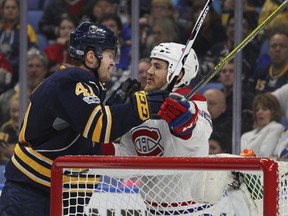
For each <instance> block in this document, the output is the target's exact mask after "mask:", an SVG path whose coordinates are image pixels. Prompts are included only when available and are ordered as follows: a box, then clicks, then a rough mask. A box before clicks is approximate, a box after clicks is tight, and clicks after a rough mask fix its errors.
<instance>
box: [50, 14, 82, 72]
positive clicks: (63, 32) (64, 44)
mask: <svg viewBox="0 0 288 216" xmlns="http://www.w3.org/2000/svg"><path fill="white" fill-rule="evenodd" d="M77 25H78V20H77V19H75V18H74V17H72V16H70V15H68V14H62V16H61V20H60V22H59V26H58V28H57V29H58V30H57V35H58V38H57V40H56V41H55V43H53V44H50V45H48V46H47V47H46V48H45V49H44V52H45V54H46V56H47V58H48V60H49V64H48V71H49V74H51V73H54V72H55V71H56V70H58V69H59V66H60V65H61V64H64V65H66V64H69V63H70V62H69V38H70V32H71V31H72V30H73V29H74V28H75V27H76V26H77Z"/></svg>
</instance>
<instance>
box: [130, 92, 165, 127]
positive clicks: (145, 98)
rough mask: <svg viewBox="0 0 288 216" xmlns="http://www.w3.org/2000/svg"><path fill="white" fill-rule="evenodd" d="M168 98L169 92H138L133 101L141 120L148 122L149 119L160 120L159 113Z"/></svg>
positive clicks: (132, 98) (132, 97)
mask: <svg viewBox="0 0 288 216" xmlns="http://www.w3.org/2000/svg"><path fill="white" fill-rule="evenodd" d="M167 97H169V92H168V91H163V90H157V91H149V92H145V91H138V92H136V93H135V94H134V95H132V96H131V101H132V103H133V104H134V105H135V108H136V110H137V112H138V115H139V118H140V119H141V120H143V121H146V120H147V119H160V116H158V114H157V113H158V111H159V109H160V107H161V105H162V104H163V102H164V100H165V98H167Z"/></svg>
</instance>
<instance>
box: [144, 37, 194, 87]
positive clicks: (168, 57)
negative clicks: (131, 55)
mask: <svg viewBox="0 0 288 216" xmlns="http://www.w3.org/2000/svg"><path fill="white" fill-rule="evenodd" d="M184 49H185V46H184V45H183V44H179V43H173V42H168V43H161V44H159V45H158V46H155V47H154V49H153V50H152V52H151V55H150V58H157V59H161V60H164V61H167V62H168V74H167V83H170V81H171V79H170V78H171V74H173V73H174V71H175V69H176V65H177V63H178V61H179V59H180V57H181V55H182V53H183V51H184ZM183 68H184V75H183V77H182V79H181V80H180V81H179V83H177V84H175V86H174V88H178V87H180V86H181V85H183V84H185V85H189V83H190V81H191V80H192V79H193V78H194V77H195V76H196V75H197V72H198V68H199V62H198V58H197V55H196V53H195V51H194V49H191V50H190V53H189V54H188V56H187V59H186V61H185V63H184V66H183Z"/></svg>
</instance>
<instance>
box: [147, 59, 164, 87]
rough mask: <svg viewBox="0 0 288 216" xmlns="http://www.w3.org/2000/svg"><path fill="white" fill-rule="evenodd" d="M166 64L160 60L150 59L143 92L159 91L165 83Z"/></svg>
mask: <svg viewBox="0 0 288 216" xmlns="http://www.w3.org/2000/svg"><path fill="white" fill-rule="evenodd" d="M167 67H168V64H167V62H165V61H163V60H160V59H152V61H151V67H150V69H149V70H148V71H147V84H146V86H145V88H144V90H145V91H151V90H159V89H161V88H162V87H164V86H165V85H166V83H167V73H168V70H167Z"/></svg>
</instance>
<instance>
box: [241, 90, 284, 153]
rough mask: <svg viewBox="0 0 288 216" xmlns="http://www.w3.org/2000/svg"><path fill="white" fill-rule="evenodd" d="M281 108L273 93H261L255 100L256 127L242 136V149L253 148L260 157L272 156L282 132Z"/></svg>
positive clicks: (254, 115)
mask: <svg viewBox="0 0 288 216" xmlns="http://www.w3.org/2000/svg"><path fill="white" fill-rule="evenodd" d="M281 116H282V114H281V108H280V104H279V102H278V100H277V98H276V97H275V96H274V95H272V94H271V93H264V94H259V95H257V96H256V97H255V99H254V101H253V119H254V129H253V130H251V131H248V132H246V133H244V134H243V135H242V136H241V151H243V150H244V149H245V148H247V149H252V150H253V151H254V152H255V155H256V156H258V157H271V156H272V155H273V154H274V150H275V147H276V144H277V142H278V139H279V137H280V135H281V133H282V132H283V131H284V127H283V125H282V124H281V123H280V119H281Z"/></svg>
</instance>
